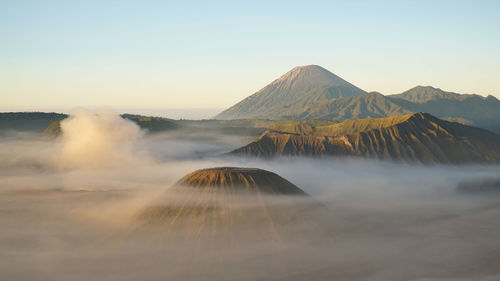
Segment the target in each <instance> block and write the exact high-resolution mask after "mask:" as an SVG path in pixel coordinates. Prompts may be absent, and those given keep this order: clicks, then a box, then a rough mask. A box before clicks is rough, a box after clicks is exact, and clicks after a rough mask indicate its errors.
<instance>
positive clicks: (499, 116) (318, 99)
mask: <svg viewBox="0 0 500 281" xmlns="http://www.w3.org/2000/svg"><path fill="white" fill-rule="evenodd" d="M415 112H428V113H430V114H432V115H434V116H437V117H439V118H441V119H446V120H449V121H456V122H460V123H462V124H467V125H474V126H478V127H482V128H485V129H488V130H492V131H495V132H497V133H500V101H499V100H498V99H496V98H495V97H493V96H491V95H490V96H488V97H482V96H479V95H462V94H457V93H451V92H446V91H443V90H441V89H438V88H433V87H430V86H426V87H423V86H418V87H415V88H412V89H410V90H408V91H406V92H404V93H402V94H398V95H388V96H384V95H382V94H380V93H376V92H371V93H367V92H365V91H363V90H361V89H359V88H358V87H356V86H354V85H352V84H350V83H349V82H347V81H345V80H343V79H341V78H340V77H338V76H336V75H335V74H333V73H331V72H329V71H328V70H326V69H324V68H322V67H320V66H317V65H308V66H301V67H296V68H294V69H292V70H291V71H289V72H288V73H286V74H285V75H283V76H282V77H280V78H278V79H276V80H275V81H273V82H272V83H271V84H269V85H267V86H266V87H264V88H263V89H262V90H260V91H258V92H257V93H255V94H253V95H251V96H249V97H247V98H246V99H244V100H242V101H240V102H239V103H237V104H236V105H234V106H232V107H230V108H229V109H227V110H225V111H223V112H222V113H220V114H219V115H217V116H215V119H331V120H337V121H343V120H349V119H358V118H378V117H388V116H395V115H402V114H409V113H415Z"/></svg>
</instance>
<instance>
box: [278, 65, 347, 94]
mask: <svg viewBox="0 0 500 281" xmlns="http://www.w3.org/2000/svg"><path fill="white" fill-rule="evenodd" d="M276 84H281V85H280V86H282V87H286V88H287V89H293V88H295V89H299V90H306V89H308V88H312V87H320V86H347V85H351V84H349V83H348V82H347V81H345V80H344V79H342V78H340V77H338V76H337V75H335V74H333V73H332V72H330V71H328V70H326V69H325V68H323V67H321V66H319V65H314V64H311V65H304V66H296V67H294V68H292V70H290V71H288V72H287V73H285V74H284V75H283V76H281V77H280V78H278V79H276V80H274V81H273V82H272V83H271V85H276Z"/></svg>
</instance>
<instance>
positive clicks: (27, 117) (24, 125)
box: [0, 112, 68, 132]
mask: <svg viewBox="0 0 500 281" xmlns="http://www.w3.org/2000/svg"><path fill="white" fill-rule="evenodd" d="M66 117H68V115H66V114H61V113H53V112H51V113H45V112H5V113H0V131H4V130H12V131H27V132H33V131H34V132H40V131H42V130H43V129H44V128H47V126H49V125H51V124H52V122H54V121H60V120H63V119H65V118H66Z"/></svg>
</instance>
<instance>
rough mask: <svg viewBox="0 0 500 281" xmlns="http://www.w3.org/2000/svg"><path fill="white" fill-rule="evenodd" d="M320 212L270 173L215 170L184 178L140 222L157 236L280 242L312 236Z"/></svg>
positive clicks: (320, 207)
mask: <svg viewBox="0 0 500 281" xmlns="http://www.w3.org/2000/svg"><path fill="white" fill-rule="evenodd" d="M324 208H325V207H324V206H323V205H322V204H320V203H319V202H317V201H316V200H314V199H312V198H311V197H310V196H309V195H308V194H306V193H305V192H304V191H302V190H301V189H300V188H298V187H297V186H295V185H294V184H292V183H291V182H289V181H288V180H286V179H284V178H282V177H280V176H279V175H277V174H275V173H272V172H269V171H266V170H262V169H257V168H237V167H217V168H209V169H202V170H198V171H195V172H192V173H190V174H188V175H186V176H185V177H183V178H182V179H181V180H179V182H177V183H176V184H175V185H173V186H172V187H170V188H169V189H167V191H166V192H165V193H164V194H163V196H161V198H158V199H157V200H156V201H155V202H152V203H151V204H150V205H149V206H147V207H146V208H144V209H143V210H142V211H141V212H140V214H139V219H140V220H141V221H143V223H144V226H147V227H153V228H158V227H159V228H160V229H162V230H163V232H162V233H166V234H167V232H171V234H172V233H174V234H180V235H182V236H184V237H189V238H193V237H195V238H197V239H206V238H210V239H217V240H218V241H219V242H224V241H226V240H227V241H234V240H235V239H240V238H242V237H244V236H245V235H247V236H250V237H253V238H256V239H268V240H270V241H277V242H279V241H280V240H282V239H284V237H288V238H290V236H293V235H295V234H298V233H299V232H302V230H304V231H305V232H308V231H316V230H317V228H318V226H319V224H316V223H315V222H314V219H313V217H314V214H315V212H317V211H320V210H323V209H324ZM290 228H293V229H294V231H287V229H290ZM298 229H301V231H297V230H298ZM302 234H304V233H301V235H300V236H302ZM247 238H248V237H247ZM253 238H252V239H253Z"/></svg>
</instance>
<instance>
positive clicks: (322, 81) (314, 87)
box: [215, 65, 365, 119]
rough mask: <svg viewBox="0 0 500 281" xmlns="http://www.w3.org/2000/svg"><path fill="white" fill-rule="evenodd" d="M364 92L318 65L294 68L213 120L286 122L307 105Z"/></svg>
mask: <svg viewBox="0 0 500 281" xmlns="http://www.w3.org/2000/svg"><path fill="white" fill-rule="evenodd" d="M364 93H365V92H364V91H363V90H361V89H359V88H357V87H356V86H354V85H352V84H350V83H349V82H347V81H345V80H343V79H342V78H340V77H338V76H336V75H335V74H333V73H331V72H330V71H328V70H326V69H324V68H322V67H320V66H317V65H307V66H300V67H295V68H293V69H292V70H291V71H289V72H287V73H286V74H285V75H283V76H281V77H280V78H278V79H276V80H274V81H273V82H272V83H271V84H269V85H267V86H266V87H264V88H263V89H261V90H260V91H258V92H257V93H255V94H253V95H251V96H249V97H247V98H246V99H244V100H242V101H240V102H239V103H237V104H236V105H234V106H232V107H230V108H229V109H227V110H225V111H224V112H222V113H220V114H219V115H217V116H216V117H215V118H216V119H252V118H266V119H286V118H289V117H291V116H296V115H297V113H298V112H301V111H302V110H303V108H304V107H307V106H308V105H309V104H310V103H313V102H319V101H324V100H331V99H336V98H343V97H351V96H357V95H362V94H364Z"/></svg>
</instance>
